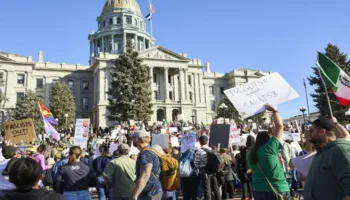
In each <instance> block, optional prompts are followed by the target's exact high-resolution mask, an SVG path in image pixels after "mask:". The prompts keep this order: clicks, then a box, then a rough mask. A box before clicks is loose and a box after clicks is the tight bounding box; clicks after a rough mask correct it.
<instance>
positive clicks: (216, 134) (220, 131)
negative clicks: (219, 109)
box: [209, 124, 231, 148]
mask: <svg viewBox="0 0 350 200" xmlns="http://www.w3.org/2000/svg"><path fill="white" fill-rule="evenodd" d="M230 128H231V125H230V124H212V125H211V126H210V138H209V146H210V147H212V146H218V144H220V148H228V147H229V140H228V139H227V138H229V137H230Z"/></svg>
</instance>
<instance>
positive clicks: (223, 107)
mask: <svg viewBox="0 0 350 200" xmlns="http://www.w3.org/2000/svg"><path fill="white" fill-rule="evenodd" d="M219 108H221V109H223V110H224V124H226V113H225V111H226V108H227V106H226V104H225V103H222V104H221V105H220V106H219Z"/></svg>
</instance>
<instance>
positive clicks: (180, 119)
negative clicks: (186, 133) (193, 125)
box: [177, 114, 186, 132]
mask: <svg viewBox="0 0 350 200" xmlns="http://www.w3.org/2000/svg"><path fill="white" fill-rule="evenodd" d="M177 119H178V120H179V122H180V126H181V132H182V131H183V124H184V121H185V120H186V116H185V115H183V114H179V115H178V116H177Z"/></svg>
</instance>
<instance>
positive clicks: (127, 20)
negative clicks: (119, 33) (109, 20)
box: [125, 16, 131, 24]
mask: <svg viewBox="0 0 350 200" xmlns="http://www.w3.org/2000/svg"><path fill="white" fill-rule="evenodd" d="M125 21H126V23H127V24H131V16H125Z"/></svg>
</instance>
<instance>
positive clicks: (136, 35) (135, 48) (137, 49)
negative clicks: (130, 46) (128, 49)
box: [134, 34, 138, 51]
mask: <svg viewBox="0 0 350 200" xmlns="http://www.w3.org/2000/svg"><path fill="white" fill-rule="evenodd" d="M134 40H135V43H134V45H135V50H136V51H138V48H137V34H135V39H134Z"/></svg>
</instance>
